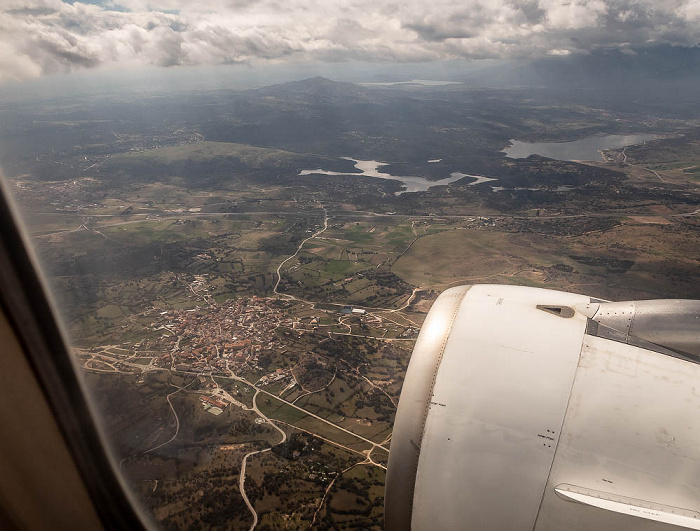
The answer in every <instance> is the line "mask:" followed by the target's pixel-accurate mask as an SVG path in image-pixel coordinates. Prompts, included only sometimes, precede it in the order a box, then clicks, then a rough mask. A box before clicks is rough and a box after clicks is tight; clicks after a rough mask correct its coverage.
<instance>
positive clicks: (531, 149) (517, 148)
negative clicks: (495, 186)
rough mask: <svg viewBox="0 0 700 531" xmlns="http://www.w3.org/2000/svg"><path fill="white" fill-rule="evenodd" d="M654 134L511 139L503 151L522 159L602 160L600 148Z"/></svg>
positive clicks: (632, 142) (609, 147)
mask: <svg viewBox="0 0 700 531" xmlns="http://www.w3.org/2000/svg"><path fill="white" fill-rule="evenodd" d="M654 138H656V135H653V134H649V133H639V134H634V135H596V136H589V137H587V138H582V139H580V140H572V141H571V142H532V143H530V142H521V141H520V140H511V141H510V144H511V145H510V146H508V147H507V148H505V149H504V150H503V152H504V153H505V154H506V156H507V157H508V158H511V159H523V158H526V157H529V156H530V155H541V156H543V157H548V158H550V159H557V160H603V157H602V156H601V154H600V152H599V151H600V150H602V149H619V148H621V147H625V146H632V145H634V144H641V143H642V142H645V141H647V140H653V139H654Z"/></svg>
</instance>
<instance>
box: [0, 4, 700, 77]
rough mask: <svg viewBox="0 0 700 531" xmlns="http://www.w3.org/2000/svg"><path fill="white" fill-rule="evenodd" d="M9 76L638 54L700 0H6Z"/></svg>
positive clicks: (692, 37) (1, 11) (694, 24)
mask: <svg viewBox="0 0 700 531" xmlns="http://www.w3.org/2000/svg"><path fill="white" fill-rule="evenodd" d="M0 4H1V5H0V84H2V83H7V82H17V81H24V80H31V79H37V78H42V77H46V76H51V75H56V74H65V73H70V72H77V71H83V70H89V69H136V68H144V67H146V68H151V67H162V68H167V67H174V66H198V67H202V66H210V65H222V64H223V65H230V64H253V63H258V64H259V63H269V64H289V63H294V62H319V63H343V62H353V61H364V62H371V63H430V62H440V61H453V60H471V61H473V60H483V59H495V60H500V59H507V60H522V59H541V58H547V57H559V58H561V57H567V56H572V57H575V56H582V55H587V54H591V53H595V52H598V51H600V50H605V49H612V50H616V51H618V52H620V53H621V54H622V55H629V56H633V55H636V54H638V53H640V51H643V50H648V49H652V48H654V47H658V46H664V47H666V48H668V47H669V46H670V47H682V48H692V47H697V46H698V45H699V44H700V0H525V1H520V0H458V1H457V0H450V1H447V0H430V1H426V0H399V1H385V0H207V1H206V2H204V1H202V2H198V1H194V0H93V1H86V2H78V1H70V2H67V1H61V0H0Z"/></svg>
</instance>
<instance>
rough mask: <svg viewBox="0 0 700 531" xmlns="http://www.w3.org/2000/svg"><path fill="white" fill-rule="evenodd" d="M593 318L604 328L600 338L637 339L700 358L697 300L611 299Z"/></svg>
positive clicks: (699, 303)
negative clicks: (626, 300)
mask: <svg viewBox="0 0 700 531" xmlns="http://www.w3.org/2000/svg"><path fill="white" fill-rule="evenodd" d="M592 318H593V320H594V321H596V322H597V323H598V324H599V325H602V326H603V327H605V328H602V329H600V332H599V333H598V334H596V335H598V336H599V337H606V338H607V339H612V340H614V341H624V342H625V343H632V342H633V341H631V338H637V339H641V340H643V341H648V342H649V343H654V344H656V345H659V346H661V347H664V348H667V349H670V350H674V351H676V352H681V353H684V354H688V355H690V356H695V357H698V359H699V360H700V301H694V300H674V299H663V300H649V301H633V302H610V303H606V304H600V305H599V307H598V309H597V311H596V312H595V314H594V315H593V316H592ZM606 328H607V329H611V330H612V331H616V332H618V333H619V334H622V336H620V335H619V334H614V333H613V332H611V331H609V330H606ZM621 337H624V340H622V339H621Z"/></svg>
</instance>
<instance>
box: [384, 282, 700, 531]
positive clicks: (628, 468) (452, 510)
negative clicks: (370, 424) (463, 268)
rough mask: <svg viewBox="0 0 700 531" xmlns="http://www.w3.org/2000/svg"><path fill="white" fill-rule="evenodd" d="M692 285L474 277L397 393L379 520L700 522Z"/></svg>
mask: <svg viewBox="0 0 700 531" xmlns="http://www.w3.org/2000/svg"><path fill="white" fill-rule="evenodd" d="M699 363H700V301H690V300H655V301H635V302H607V301H602V300H598V299H591V298H590V297H586V296H583V295H575V294H571V293H564V292H558V291H551V290H545V289H538V288H528V287H518V286H499V285H475V286H461V287H456V288H451V289H449V290H447V291H445V292H444V293H443V294H442V295H440V297H439V298H438V299H437V301H436V302H435V304H434V305H433V307H432V309H431V310H430V312H429V314H428V316H427V318H426V320H425V323H424V325H423V327H422V329H421V332H420V335H419V337H418V340H417V342H416V345H415V348H414V351H413V355H412V358H411V362H410V365H409V368H408V372H407V374H406V379H405V382H404V386H403V390H402V393H401V399H400V402H399V407H398V412H397V415H396V421H395V424H394V431H393V436H392V441H391V449H390V450H391V451H390V455H389V464H388V471H387V479H386V494H385V496H386V498H385V510H386V512H385V514H386V517H385V518H386V529H388V530H390V531H393V530H407V529H414V530H431V531H434V530H456V529H459V530H464V529H474V530H479V531H481V530H497V531H508V530H528V531H532V530H535V531H561V530H564V529H566V530H583V529H591V530H593V529H595V530H601V529H606V530H607V529H614V530H618V531H624V530H635V531H639V530H660V529H670V528H673V529H678V528H680V529H682V528H689V529H700V364H699Z"/></svg>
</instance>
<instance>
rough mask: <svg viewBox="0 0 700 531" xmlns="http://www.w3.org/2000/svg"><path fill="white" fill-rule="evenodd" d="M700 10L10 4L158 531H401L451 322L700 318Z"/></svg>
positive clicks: (66, 296) (81, 335)
mask: <svg viewBox="0 0 700 531" xmlns="http://www.w3.org/2000/svg"><path fill="white" fill-rule="evenodd" d="M699 37H700V4H699V3H698V2H697V1H681V0H676V1H671V2H663V3H661V2H651V1H633V0H618V1H612V0H608V1H602V0H590V1H584V0H574V1H566V2H564V1H558V0H539V1H527V2H512V1H506V0H498V1H496V2H493V1H490V2H486V1H483V2H482V1H474V0H471V1H467V2H459V3H454V2H442V1H438V2H432V3H430V4H426V3H424V2H401V3H396V4H394V3H389V2H365V1H359V0H358V1H346V2H333V3H328V2H296V1H291V2H286V3H284V4H278V3H276V2H268V1H262V2H247V1H235V2H228V1H227V2H223V1H214V2H208V3H207V4H206V7H205V6H204V4H202V5H199V4H198V3H192V2H184V1H180V0H167V1H166V0H163V1H156V2H145V1H141V0H107V1H94V2H62V1H60V0H37V1H20V0H10V1H9V2H5V3H4V4H3V6H2V7H1V8H0V83H1V84H0V166H1V167H2V170H3V178H4V181H5V183H6V184H7V186H8V187H9V188H10V189H11V190H12V192H13V194H14V197H15V200H16V202H17V204H18V206H19V207H20V209H21V211H22V213H23V216H24V221H25V223H26V225H27V229H28V231H29V233H30V234H31V238H32V242H33V244H34V246H35V248H36V251H37V254H38V256H39V257H40V258H41V261H42V264H43V268H44V273H45V275H46V277H47V279H48V282H49V283H50V285H51V288H52V290H53V294H54V297H55V299H56V301H57V303H58V305H59V308H60V310H61V318H62V320H63V322H64V325H65V328H66V331H67V333H68V335H69V337H70V340H71V342H72V347H73V350H74V352H75V356H76V360H77V363H78V365H79V366H80V367H81V369H82V372H83V374H84V377H85V381H86V383H87V386H88V388H89V389H90V390H91V392H92V396H93V399H94V400H95V402H96V404H97V405H98V407H99V409H100V411H101V413H102V415H103V417H104V424H105V429H106V430H107V431H108V433H109V436H110V439H111V441H112V447H113V448H112V449H113V452H114V455H115V459H116V461H117V462H118V463H119V468H120V470H121V471H122V472H123V474H124V475H125V477H126V478H127V480H128V483H129V485H130V486H131V488H132V489H133V490H134V492H135V493H136V494H137V496H138V498H139V499H140V500H141V502H142V503H143V506H144V508H145V511H146V512H147V513H148V515H149V517H150V518H151V519H152V520H153V521H154V522H156V523H157V525H159V526H160V527H162V528H164V529H209V528H217V529H218V528H221V529H224V528H226V529H228V528H233V529H239V528H240V529H250V528H251V526H253V527H254V528H256V529H279V528H281V527H285V526H286V528H289V529H306V528H313V529H346V528H356V529H381V528H382V521H383V511H384V508H383V488H384V478H385V469H386V461H387V456H388V449H389V447H390V444H391V431H392V423H393V419H394V414H395V411H396V406H397V403H398V398H399V394H400V390H401V385H402V382H403V377H404V374H405V371H406V368H407V366H408V361H409V359H410V354H411V350H412V347H413V344H414V342H415V338H416V337H417V334H418V331H419V329H420V326H421V324H422V322H423V319H424V318H425V315H426V313H427V311H428V310H429V308H430V306H431V304H432V302H433V301H434V300H435V298H436V297H437V295H438V294H439V293H440V292H441V291H442V290H444V289H446V288H447V287H450V286H454V285H458V284H467V283H503V284H518V285H527V286H538V287H547V288H553V289H559V290H564V291H571V292H576V293H584V294H586V295H589V296H592V297H598V298H601V299H609V300H635V299H645V298H693V299H699V298H700V282H699V281H698V279H699V278H700V275H699V273H700V232H699V231H698V226H699V223H700V219H699V215H700V214H699V213H700V191H699V182H700V181H699V179H700V80H699V79H698V76H699V75H700V48H699V47H698V42H699Z"/></svg>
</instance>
